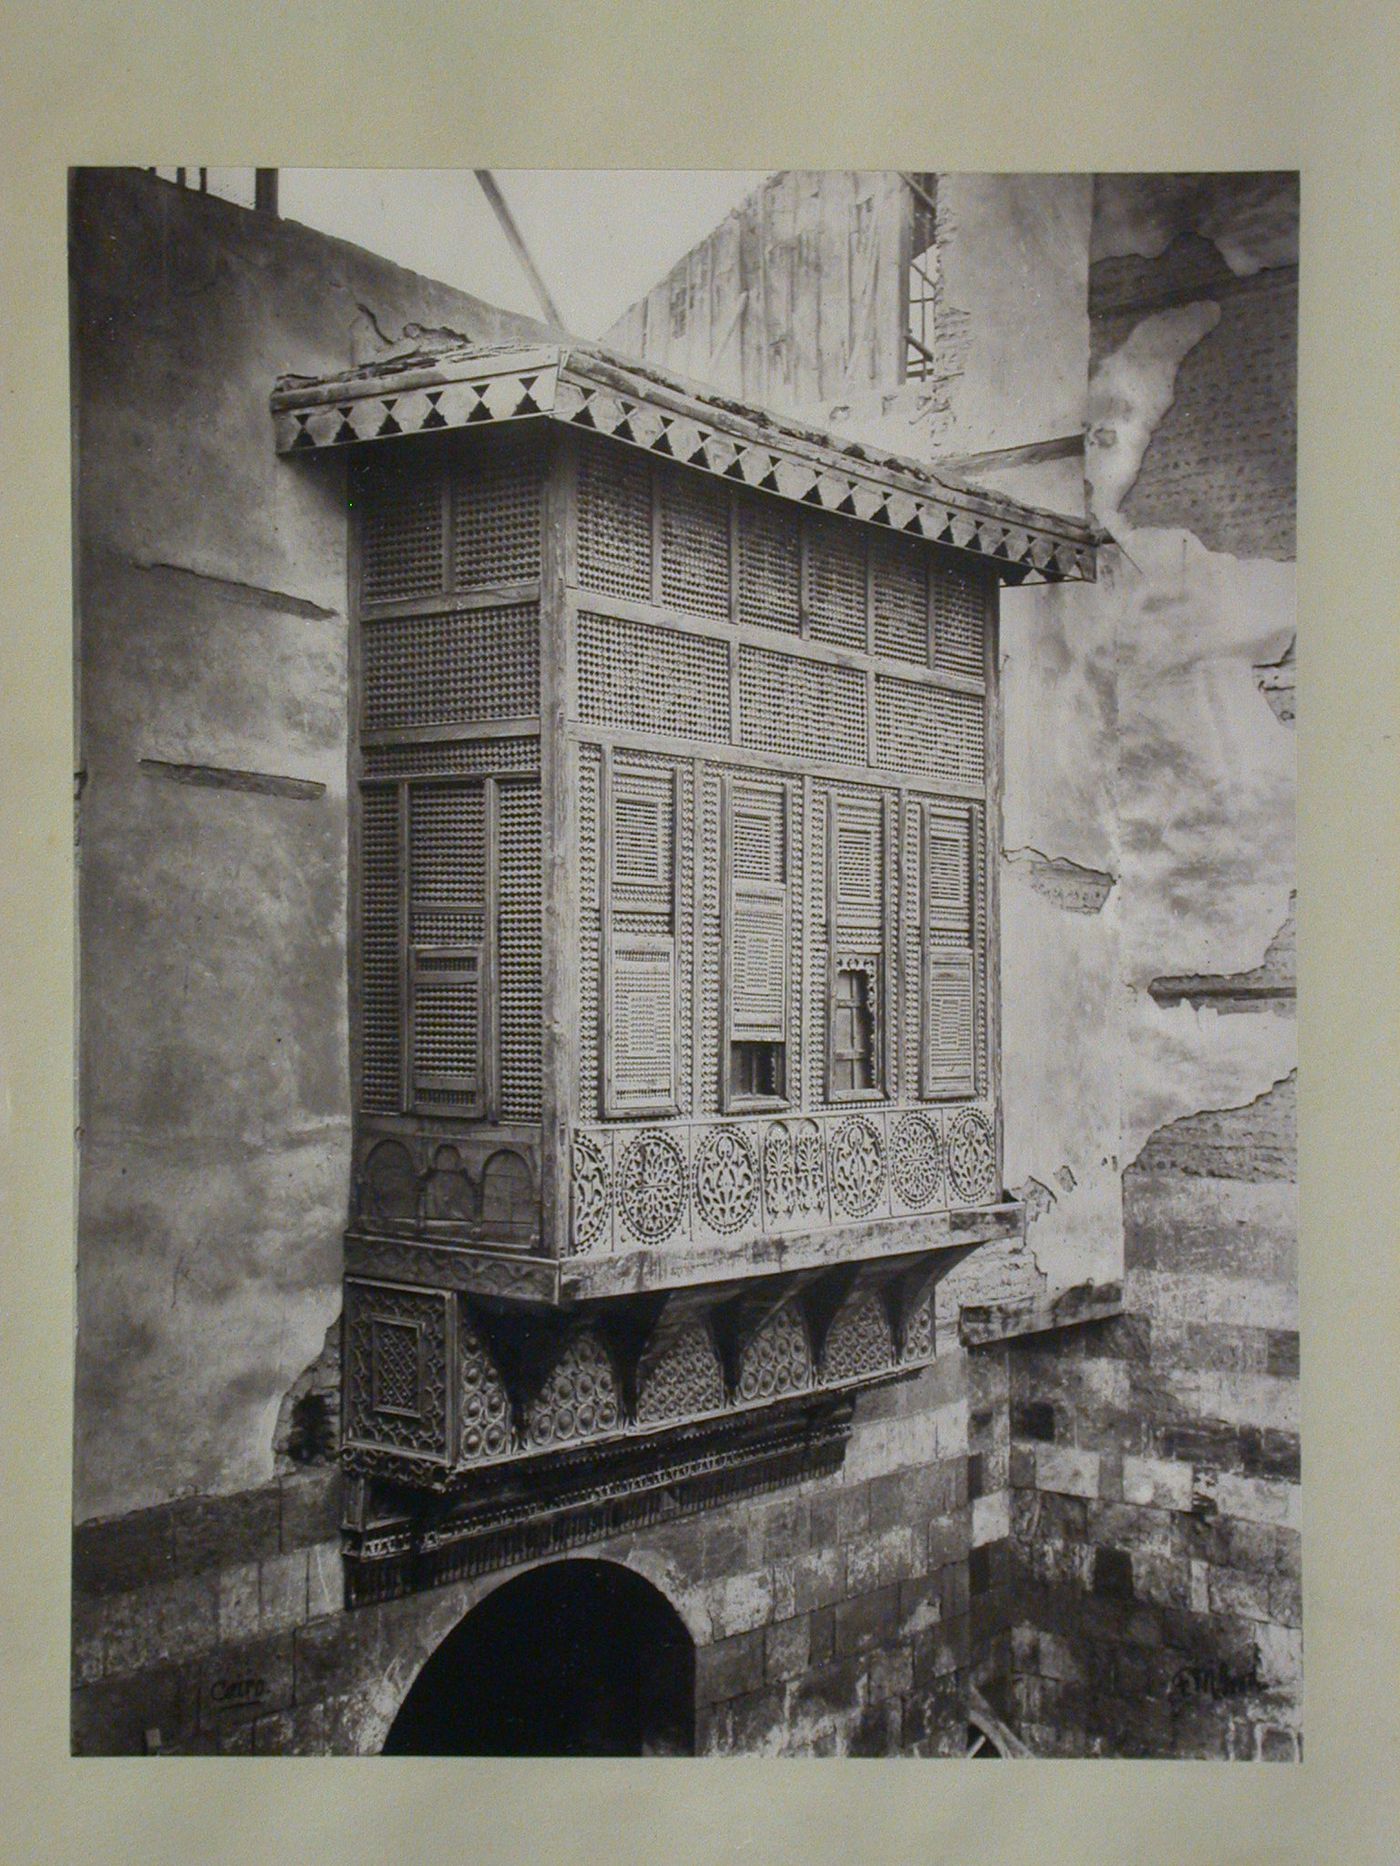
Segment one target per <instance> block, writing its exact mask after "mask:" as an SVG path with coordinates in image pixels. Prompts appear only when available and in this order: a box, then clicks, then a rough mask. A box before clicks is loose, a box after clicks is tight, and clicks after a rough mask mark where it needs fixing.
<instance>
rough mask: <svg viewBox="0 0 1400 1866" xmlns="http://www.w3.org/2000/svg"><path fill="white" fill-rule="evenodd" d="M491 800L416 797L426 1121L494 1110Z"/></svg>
mask: <svg viewBox="0 0 1400 1866" xmlns="http://www.w3.org/2000/svg"><path fill="white" fill-rule="evenodd" d="M487 817H488V810H487V801H486V790H485V786H484V785H483V784H482V783H480V782H479V781H478V782H475V783H470V782H469V783H441V782H439V783H416V784H411V785H410V786H409V799H408V847H409V864H408V868H409V877H408V878H409V888H408V921H409V924H408V1032H407V1035H408V1051H409V1090H410V1099H411V1105H412V1107H413V1109H414V1111H415V1112H417V1113H422V1114H460V1115H469V1116H473V1117H480V1116H481V1115H483V1114H485V1113H486V1112H487V1069H486V1047H487V1044H486V1039H487V1031H488V1020H487V1018H486V1014H485V1000H486V989H485V971H486V931H487V929H486V917H487V916H486V895H487V827H486V826H487Z"/></svg>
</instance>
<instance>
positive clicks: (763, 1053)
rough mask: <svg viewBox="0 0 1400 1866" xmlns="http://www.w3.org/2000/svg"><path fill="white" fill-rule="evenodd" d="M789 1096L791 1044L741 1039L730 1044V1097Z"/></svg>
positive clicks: (769, 1098)
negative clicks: (789, 1050)
mask: <svg viewBox="0 0 1400 1866" xmlns="http://www.w3.org/2000/svg"><path fill="white" fill-rule="evenodd" d="M786 1097H787V1045H786V1044H783V1043H760V1042H755V1041H739V1042H734V1043H731V1044H730V1046H729V1100H730V1103H731V1105H733V1104H734V1103H735V1102H741V1101H743V1102H747V1101H765V1102H767V1101H783V1100H785V1099H786Z"/></svg>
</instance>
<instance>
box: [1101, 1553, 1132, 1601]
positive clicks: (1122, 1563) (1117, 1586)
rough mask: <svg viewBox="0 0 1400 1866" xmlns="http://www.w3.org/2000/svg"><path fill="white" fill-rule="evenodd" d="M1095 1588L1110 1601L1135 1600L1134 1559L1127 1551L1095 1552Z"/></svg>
mask: <svg viewBox="0 0 1400 1866" xmlns="http://www.w3.org/2000/svg"><path fill="white" fill-rule="evenodd" d="M1093 1577H1094V1578H1093V1588H1094V1592H1095V1593H1096V1594H1102V1595H1104V1596H1105V1597H1107V1598H1108V1599H1110V1600H1132V1599H1133V1597H1134V1596H1133V1558H1132V1556H1131V1555H1130V1554H1129V1553H1128V1551H1127V1550H1126V1549H1115V1548H1097V1549H1095V1550H1094V1568H1093Z"/></svg>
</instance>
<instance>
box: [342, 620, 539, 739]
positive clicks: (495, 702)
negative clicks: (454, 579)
mask: <svg viewBox="0 0 1400 1866" xmlns="http://www.w3.org/2000/svg"><path fill="white" fill-rule="evenodd" d="M360 636H361V660H362V675H363V688H364V715H363V716H364V728H365V730H366V731H367V732H379V731H383V730H386V729H388V728H392V727H398V726H446V725H459V724H463V723H467V722H471V721H476V720H489V719H522V718H525V717H528V716H532V715H534V714H536V713H538V712H539V710H540V685H539V613H538V611H537V610H536V608H535V606H534V605H533V604H532V603H518V604H515V605H513V606H511V607H508V608H507V607H502V608H500V609H468V610H462V611H458V612H456V613H453V614H444V615H428V616H394V617H392V618H389V619H385V620H382V621H375V622H366V623H364V625H363V626H362V628H361V631H360Z"/></svg>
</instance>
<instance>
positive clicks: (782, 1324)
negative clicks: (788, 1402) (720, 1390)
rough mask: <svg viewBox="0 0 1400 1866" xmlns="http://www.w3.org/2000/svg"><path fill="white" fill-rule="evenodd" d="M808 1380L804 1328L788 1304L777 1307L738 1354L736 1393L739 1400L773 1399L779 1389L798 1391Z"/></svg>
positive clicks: (808, 1354)
mask: <svg viewBox="0 0 1400 1866" xmlns="http://www.w3.org/2000/svg"><path fill="white" fill-rule="evenodd" d="M811 1382H812V1354H811V1350H810V1348H809V1347H808V1346H807V1331H806V1329H805V1328H804V1327H803V1326H802V1321H801V1318H800V1317H799V1316H798V1314H797V1312H796V1310H794V1309H793V1308H792V1307H791V1306H789V1307H788V1308H786V1309H779V1311H778V1313H777V1314H776V1315H770V1316H769V1318H768V1320H767V1321H766V1322H765V1323H764V1324H763V1326H762V1328H760V1329H759V1331H758V1333H757V1334H756V1335H755V1336H754V1337H753V1339H752V1341H750V1342H749V1344H748V1346H747V1347H746V1348H745V1349H744V1352H743V1354H742V1356H741V1357H740V1361H739V1378H738V1382H737V1392H738V1397H739V1399H740V1400H741V1401H745V1400H747V1401H753V1400H767V1399H776V1398H777V1397H778V1396H779V1395H780V1394H782V1393H800V1392H801V1391H802V1390H803V1388H804V1387H808V1386H810V1385H811Z"/></svg>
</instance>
